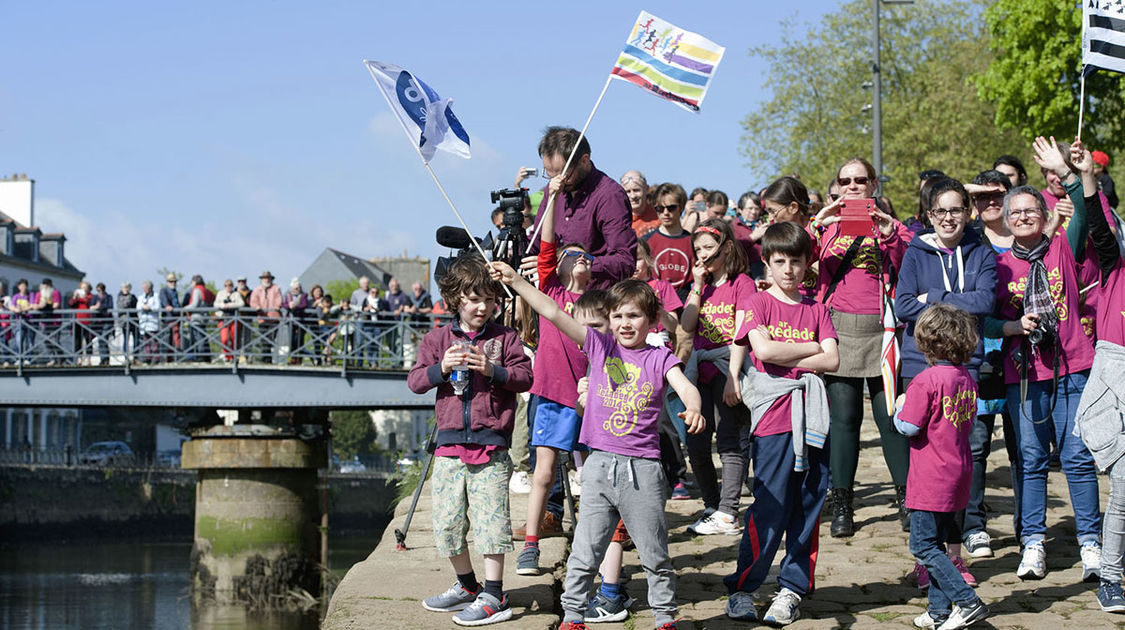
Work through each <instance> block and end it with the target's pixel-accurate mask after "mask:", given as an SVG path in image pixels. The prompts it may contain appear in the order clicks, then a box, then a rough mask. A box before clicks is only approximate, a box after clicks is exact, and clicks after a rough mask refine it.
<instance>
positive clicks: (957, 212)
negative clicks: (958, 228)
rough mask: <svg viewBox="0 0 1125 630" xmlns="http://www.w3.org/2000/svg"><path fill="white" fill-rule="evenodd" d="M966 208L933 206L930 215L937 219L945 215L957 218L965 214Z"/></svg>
mask: <svg viewBox="0 0 1125 630" xmlns="http://www.w3.org/2000/svg"><path fill="white" fill-rule="evenodd" d="M965 210H966V208H931V209H930V216H931V217H933V218H935V219H944V218H945V217H953V218H954V219H957V218H960V217H961V215H963V214H965Z"/></svg>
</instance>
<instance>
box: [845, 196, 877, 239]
mask: <svg viewBox="0 0 1125 630" xmlns="http://www.w3.org/2000/svg"><path fill="white" fill-rule="evenodd" d="M874 210H875V200H874V199H845V200H844V202H843V204H841V206H840V235H841V236H873V235H874V234H875V221H874V220H873V219H872V218H871V213H872V212H873V211H874Z"/></svg>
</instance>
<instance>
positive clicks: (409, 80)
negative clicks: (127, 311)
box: [363, 60, 470, 164]
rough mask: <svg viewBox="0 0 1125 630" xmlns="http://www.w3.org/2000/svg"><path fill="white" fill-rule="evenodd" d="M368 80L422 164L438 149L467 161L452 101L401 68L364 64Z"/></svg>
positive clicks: (465, 141) (464, 139) (465, 143)
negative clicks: (373, 80) (414, 142)
mask: <svg viewBox="0 0 1125 630" xmlns="http://www.w3.org/2000/svg"><path fill="white" fill-rule="evenodd" d="M363 63H364V65H366V66H367V69H368V71H370V72H371V78H373V79H375V84H376V85H378V86H379V89H380V90H381V91H382V92H383V96H385V97H386V98H387V102H388V103H389V104H390V106H391V111H393V112H394V114H395V117H396V118H398V121H399V123H400V124H402V130H403V131H405V132H406V135H407V136H408V137H410V139H411V141H417V143H418V145H417V148H418V152H419V153H420V154H421V155H422V161H424V162H425V163H427V164H429V163H430V160H431V159H433V157H434V153H435V152H437V150H438V149H441V150H443V151H448V152H450V153H452V154H454V155H459V156H461V157H463V158H469V157H470V154H469V134H467V133H465V128H464V127H462V126H461V121H459V120H457V117H456V116H454V115H453V109H452V108H451V105H452V103H453V99H449V98H441V97H440V96H438V93H437V92H435V91H434V90H433V89H432V88H431V87H430V86H428V85H426V84H425V83H424V82H423V81H422V80H421V79H419V78H418V77H416V76H414V75H412V74H410V73H409V72H407V71H406V70H403V69H402V68H400V67H398V66H395V65H392V64H389V63H381V62H378V61H368V60H364V62H363Z"/></svg>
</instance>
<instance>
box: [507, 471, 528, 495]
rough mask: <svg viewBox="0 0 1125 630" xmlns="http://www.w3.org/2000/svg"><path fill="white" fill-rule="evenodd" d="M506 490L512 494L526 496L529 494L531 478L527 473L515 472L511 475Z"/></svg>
mask: <svg viewBox="0 0 1125 630" xmlns="http://www.w3.org/2000/svg"><path fill="white" fill-rule="evenodd" d="M508 490H510V491H511V492H512V494H527V493H529V492H531V477H530V476H529V475H528V474H527V471H524V470H517V471H516V472H514V473H512V479H511V481H509V482H508Z"/></svg>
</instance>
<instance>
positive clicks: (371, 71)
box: [363, 61, 604, 298]
mask: <svg viewBox="0 0 1125 630" xmlns="http://www.w3.org/2000/svg"><path fill="white" fill-rule="evenodd" d="M363 65H364V66H365V67H366V68H367V72H368V73H369V74H370V75H371V78H372V79H374V81H375V83H376V85H378V83H379V77H377V76H375V70H374V69H373V68H372V67H371V66H370V65H368V64H367V63H366V61H365V62H364V64H363ZM379 93H380V94H382V95H383V100H385V101H387V106H388V107H390V108H391V115H392V116H393V117H394V119H395V120H397V121H398V126H399V127H402V133H404V134H406V138H407V140H409V141H410V146H412V147H414V151H415V152H417V153H418V159H420V160H422V165H423V166H425V167H426V170H427V171H429V173H430V177H432V178H433V179H434V183H435V184H437V187H438V190H439V191H441V196H442V197H445V201H446V203H448V204H449V207H450V208H451V209H452V210H453V214H454V216H456V217H457V221H458V222H459V223H460V224H461V227H462V228H464V230H465V234H468V235H469V242H470V243H472V244H473V246H474V247H476V248H477V252H479V253H480V255H481V258H483V259H485V260H486V261H487V260H488V255H487V254H485V253H484V248H482V247H481V246H480V243H479V242H477V239H476V237H475V236H473V233H472V231H470V230H469V226H468V225H467V224H466V223H465V219H464V218H463V217H462V216H461V213H460V212H458V211H457V206H455V205H453V200H452V199H450V198H449V195H448V194H447V193H446V192H445V186H442V185H441V180H439V179H438V176H437V173H435V172H434V169H433V168H431V167H430V163H429V162H427V161H426V158H425V156H423V155H422V149H421V148H420V147H419V146H418V143H417V141H416V140H415V138H414V136H413V135H411V133H410V131H409V130H408V129H407V128H406V124H405V123H403V122H402V119H401V118H399V117H398V116H395V115H394V111H395V106H394V104H393V103H391V98H390V97H389V96H387V93H386V92H384V91H383V90H379ZM603 93H604V92H603ZM502 286H503V287H504V293H507V294H508V297H509V298H511V297H513V296H512V292H511V291H510V290H508V285H502Z"/></svg>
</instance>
